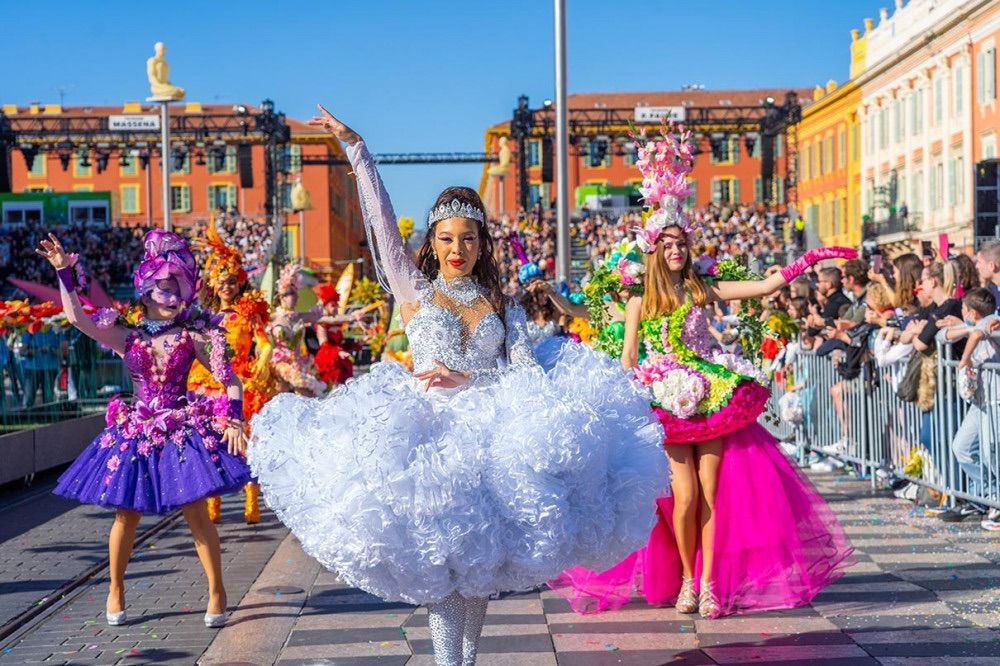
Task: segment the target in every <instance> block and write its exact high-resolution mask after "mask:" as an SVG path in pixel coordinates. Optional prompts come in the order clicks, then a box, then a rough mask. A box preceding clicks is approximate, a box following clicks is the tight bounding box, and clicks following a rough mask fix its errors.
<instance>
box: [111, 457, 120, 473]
mask: <svg viewBox="0 0 1000 666" xmlns="http://www.w3.org/2000/svg"><path fill="white" fill-rule="evenodd" d="M121 464H122V460H121V458H119V457H118V456H117V455H114V456H111V457H110V458H108V471H109V472H114V471H117V469H118V468H119V467H121Z"/></svg>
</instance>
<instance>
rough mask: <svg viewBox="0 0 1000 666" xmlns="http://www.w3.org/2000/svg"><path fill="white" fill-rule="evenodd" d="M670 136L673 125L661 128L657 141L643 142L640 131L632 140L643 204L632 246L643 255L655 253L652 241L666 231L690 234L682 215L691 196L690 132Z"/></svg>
mask: <svg viewBox="0 0 1000 666" xmlns="http://www.w3.org/2000/svg"><path fill="white" fill-rule="evenodd" d="M677 129H678V131H677V132H674V128H673V124H672V123H671V124H670V125H664V126H662V127H661V130H662V136H661V137H660V138H659V139H655V140H647V139H646V130H645V129H643V130H642V131H641V132H640V133H639V135H638V136H637V137H634V138H635V147H636V157H637V160H636V166H638V167H639V173H641V174H642V185H641V186H640V188H639V192H640V193H641V194H642V198H643V201H644V202H645V207H646V211H645V212H644V213H643V218H644V220H645V222H644V224H643V226H642V227H637V228H636V229H634V231H635V236H636V238H635V240H636V244H637V245H638V246H639V249H641V250H642V251H643V252H645V253H646V254H651V253H652V252H655V251H656V241H657V240H659V238H660V235H661V234H662V233H663V230H664V229H666V228H667V227H680V228H681V229H683V230H684V233H691V231H692V226H691V219H690V218H689V217H688V216H687V214H686V213H684V209H683V206H684V202H685V201H686V200H687V198H688V197H689V196H690V195H691V183H690V182H688V179H687V176H688V174H689V173H691V170H692V169H693V168H694V155H693V154H692V152H691V144H690V139H691V132H690V130H685V129H684V126H683V125H679V126H678V128H677Z"/></svg>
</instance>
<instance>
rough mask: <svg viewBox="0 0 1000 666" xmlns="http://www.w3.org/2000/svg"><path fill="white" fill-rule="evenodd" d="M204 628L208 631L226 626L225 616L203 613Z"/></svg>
mask: <svg viewBox="0 0 1000 666" xmlns="http://www.w3.org/2000/svg"><path fill="white" fill-rule="evenodd" d="M205 626H206V627H208V628H209V629H219V628H221V627H224V626H226V614H225V613H205Z"/></svg>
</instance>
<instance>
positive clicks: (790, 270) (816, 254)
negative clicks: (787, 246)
mask: <svg viewBox="0 0 1000 666" xmlns="http://www.w3.org/2000/svg"><path fill="white" fill-rule="evenodd" d="M857 256H858V251H857V250H855V249H854V248H851V247H837V246H834V247H819V248H816V249H815V250H809V251H808V252H806V253H805V254H803V255H802V256H801V257H799V258H798V259H796V260H795V261H794V262H792V263H790V264H789V265H787V266H785V267H784V268H782V269H781V277H783V278H785V282H791V281H792V280H794V279H795V278H797V277H798V276H800V275H802V274H803V273H805V272H806V269H807V268H809V267H810V266H812V265H813V264H816V263H819V262H821V261H823V260H824V259H854V258H856V257H857Z"/></svg>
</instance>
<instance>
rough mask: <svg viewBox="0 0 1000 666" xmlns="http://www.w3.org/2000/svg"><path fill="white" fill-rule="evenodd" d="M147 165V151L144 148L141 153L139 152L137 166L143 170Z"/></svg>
mask: <svg viewBox="0 0 1000 666" xmlns="http://www.w3.org/2000/svg"><path fill="white" fill-rule="evenodd" d="M148 166H149V151H148V150H144V151H142V152H141V153H139V167H140V168H141V169H142V170H143V171H145V170H146V167H148Z"/></svg>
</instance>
